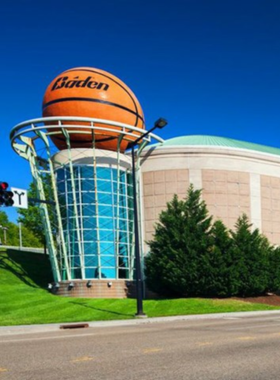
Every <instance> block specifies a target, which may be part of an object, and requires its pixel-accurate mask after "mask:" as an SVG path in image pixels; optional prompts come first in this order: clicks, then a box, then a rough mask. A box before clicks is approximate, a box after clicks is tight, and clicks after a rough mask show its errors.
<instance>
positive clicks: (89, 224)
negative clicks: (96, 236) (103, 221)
mask: <svg viewBox="0 0 280 380" xmlns="http://www.w3.org/2000/svg"><path fill="white" fill-rule="evenodd" d="M83 228H96V218H94V217H91V218H83Z"/></svg>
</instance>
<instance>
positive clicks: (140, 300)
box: [131, 145, 146, 317]
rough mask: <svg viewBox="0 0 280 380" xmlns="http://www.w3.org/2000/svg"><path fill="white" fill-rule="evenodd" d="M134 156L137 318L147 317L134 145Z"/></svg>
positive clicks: (132, 153)
mask: <svg viewBox="0 0 280 380" xmlns="http://www.w3.org/2000/svg"><path fill="white" fill-rule="evenodd" d="M131 148H132V149H131V155H132V181H133V208H134V231H135V242H134V243H135V259H136V294H137V313H136V314H135V316H136V317H145V316H146V314H145V313H144V312H143V279H142V271H141V258H140V247H139V224H138V204H137V188H136V187H137V184H136V172H135V157H134V153H135V152H134V145H132V147H131Z"/></svg>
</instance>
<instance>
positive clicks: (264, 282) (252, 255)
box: [231, 214, 270, 297]
mask: <svg viewBox="0 0 280 380" xmlns="http://www.w3.org/2000/svg"><path fill="white" fill-rule="evenodd" d="M251 229H252V224H250V223H249V220H248V217H247V216H246V215H245V214H243V215H242V216H241V217H240V218H238V220H237V223H236V231H235V232H233V231H232V232H231V235H232V238H233V247H232V250H231V252H232V260H233V262H232V265H233V266H234V269H235V276H233V278H232V279H231V280H232V281H234V283H235V284H236V286H235V287H234V291H232V294H233V295H235V294H236V295H240V296H245V297H247V296H257V295H261V294H263V293H265V292H266V291H267V289H268V283H269V278H268V275H269V273H268V264H269V251H270V245H269V243H268V241H267V239H266V238H265V237H263V236H262V235H261V234H260V232H259V230H258V229H255V230H253V231H251Z"/></svg>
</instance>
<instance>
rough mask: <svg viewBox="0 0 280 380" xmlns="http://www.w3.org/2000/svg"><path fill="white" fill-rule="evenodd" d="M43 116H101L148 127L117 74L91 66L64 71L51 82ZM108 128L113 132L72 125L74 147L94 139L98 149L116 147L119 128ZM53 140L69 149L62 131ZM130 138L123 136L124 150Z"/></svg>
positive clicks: (122, 145)
mask: <svg viewBox="0 0 280 380" xmlns="http://www.w3.org/2000/svg"><path fill="white" fill-rule="evenodd" d="M43 116H44V117H49V116H79V117H88V118H98V119H103V120H104V119H105V120H111V121H114V122H120V123H124V124H128V125H130V126H134V127H138V128H145V123H144V116H143V111H142V108H141V106H140V104H139V102H138V100H137V98H136V96H135V95H134V94H133V92H132V91H131V90H130V88H129V87H127V86H126V84H124V83H123V82H122V81H121V80H120V79H118V78H117V77H115V76H114V75H112V74H110V73H107V72H106V71H103V70H99V69H94V68H90V67H78V68H74V69H70V70H67V71H64V72H63V73H62V74H60V75H59V76H58V77H56V78H55V79H54V80H53V81H52V82H51V83H50V85H49V86H48V88H47V90H46V93H45V96H44V99H43ZM96 125H97V126H98V124H96ZM109 127H110V129H111V131H110V132H108V131H107V132H106V131H102V129H99V130H95V131H94V136H93V135H92V133H90V130H89V129H87V128H86V127H85V128H83V129H81V130H80V131H77V132H75V128H74V127H73V128H72V131H71V128H70V127H69V131H70V133H71V132H72V133H71V135H70V140H71V146H72V147H73V148H80V147H83V148H84V147H91V146H92V142H93V140H94V144H95V147H96V148H100V149H108V150H116V149H117V139H118V136H119V132H118V131H119V130H120V128H118V127H116V126H115V127H114V126H109ZM83 132H84V133H83ZM52 140H53V142H54V144H55V145H56V146H57V147H58V148H59V149H64V148H66V144H65V138H64V136H63V135H62V134H58V135H55V136H53V137H52ZM128 140H129V139H128ZM128 140H127V139H126V138H125V136H124V140H123V141H122V142H121V145H120V150H121V151H124V150H125V149H126V148H127V145H128Z"/></svg>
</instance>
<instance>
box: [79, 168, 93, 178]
mask: <svg viewBox="0 0 280 380" xmlns="http://www.w3.org/2000/svg"><path fill="white" fill-rule="evenodd" d="M80 173H81V177H82V178H93V177H94V168H93V166H82V167H81V169H80Z"/></svg>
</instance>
